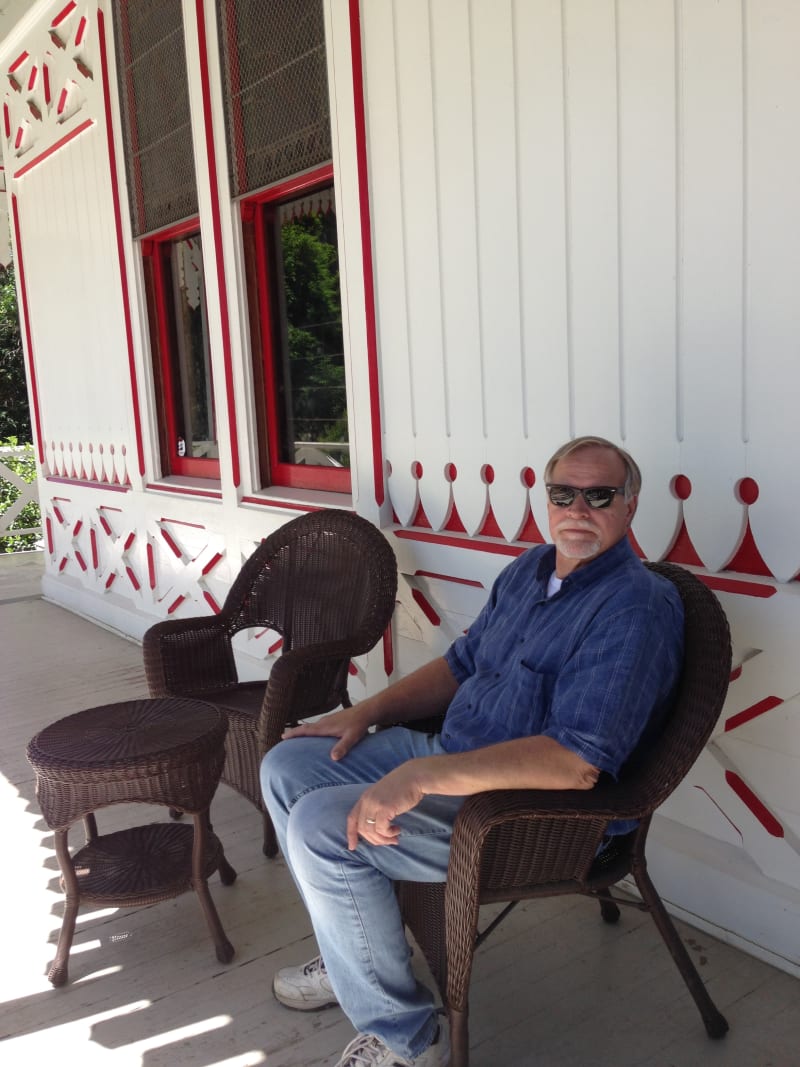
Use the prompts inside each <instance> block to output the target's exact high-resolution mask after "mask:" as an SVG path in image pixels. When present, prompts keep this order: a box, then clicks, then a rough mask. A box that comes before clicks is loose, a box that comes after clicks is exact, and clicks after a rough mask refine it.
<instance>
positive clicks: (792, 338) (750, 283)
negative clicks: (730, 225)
mask: <svg viewBox="0 0 800 1067" xmlns="http://www.w3.org/2000/svg"><path fill="white" fill-rule="evenodd" d="M745 11H746V23H745V28H746V37H745V43H746V49H747V68H746V69H747V83H746V88H747V95H746V101H745V105H746V109H747V119H746V121H747V130H748V137H747V156H746V160H745V167H746V182H747V190H748V197H747V205H746V217H745V226H746V235H747V275H746V277H747V292H746V305H745V310H746V332H745V351H746V354H747V357H746V365H745V375H744V385H745V401H744V402H745V431H746V442H747V471H746V473H747V474H748V475H750V477H752V478H754V479H755V481H756V482H757V484H758V487H759V496H758V500H757V501H756V503H755V504H754V505H753V506H752V507H751V508H750V509H749V511H750V524H751V527H752V530H753V534H754V537H755V540H756V544H757V545H758V547H759V550H760V552H761V554H762V556H763V557H764V560H765V561H766V563H767V565H768V567H769V568H770V570H771V571H772V572H773V574H775V576H776V577H777V578H778V579H780V580H782V581H786V580H788V579H789V578H791V577H792V576H793V575H794V574H795V573H796V572H797V569H798V566H800V551H798V546H800V508H798V506H797V500H798V495H800V467H798V464H797V463H796V462H794V459H795V457H796V456H797V455H798V451H799V450H800V420H799V419H798V417H797V386H796V383H797V377H798V366H799V364H800V343H798V338H800V299H798V294H799V293H800V196H798V190H800V152H798V130H800V64H798V55H800V5H797V4H787V3H784V2H782V0H758V2H754V0H750V2H749V3H748V4H747V5H746V7H745Z"/></svg>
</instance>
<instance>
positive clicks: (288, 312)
mask: <svg viewBox="0 0 800 1067" xmlns="http://www.w3.org/2000/svg"><path fill="white" fill-rule="evenodd" d="M330 179H331V168H330V167H325V168H322V170H321V171H318V172H316V173H315V174H312V175H306V176H304V177H303V178H299V179H295V180H293V181H289V182H285V183H283V184H282V185H281V186H279V187H277V188H275V189H273V190H271V191H269V192H267V193H265V194H263V195H262V196H261V197H259V198H256V199H254V200H252V201H248V203H247V204H246V205H245V209H244V219H245V226H244V233H245V245H246V248H247V254H246V262H247V267H248V294H249V298H250V321H251V331H252V338H253V350H254V358H255V361H256V375H255V376H256V381H257V383H258V384H259V386H260V388H259V392H260V394H261V396H262V397H263V399H264V408H265V410H264V413H263V417H262V420H261V426H260V430H261V432H260V435H259V436H260V438H261V442H260V443H261V449H260V456H261V475H262V482H264V483H266V484H269V483H271V484H277V485H288V486H295V487H302V488H307V489H329V490H332V491H334V492H336V491H338V492H349V490H350V469H349V468H350V454H349V444H348V429H347V398H346V390H345V375H344V352H343V343H342V311H341V295H340V289H339V259H338V248H337V239H336V205H335V199H334V191H333V186H332V184H331V180H330Z"/></svg>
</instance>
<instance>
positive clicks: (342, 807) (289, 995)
mask: <svg viewBox="0 0 800 1067" xmlns="http://www.w3.org/2000/svg"><path fill="white" fill-rule="evenodd" d="M545 480H546V483H547V494H548V514H549V523H550V534H551V537H552V540H553V542H554V544H552V545H540V546H537V547H535V548H532V549H530V550H529V551H527V552H525V553H524V554H523V555H522V556H520V557H519V558H518V559H516V560H515V561H514V562H513V563H511V564H510V565H509V566H508V567H506V569H505V570H504V571H503V572H502V574H500V576H499V577H498V579H497V581H496V582H495V583H494V586H493V588H492V591H491V595H490V596H489V599H488V602H487V603H486V606H485V607H484V608H483V610H482V611H481V613H480V615H479V616H478V618H477V619H476V620H475V622H474V623H473V625H472V626H471V627H470V628H469V630H468V631H467V633H466V634H465V635H464V636H462V637H459V638H458V639H457V640H456V641H454V642H453V644H452V645H451V647H450V648H449V649H448V651H447V652H446V653H445V655H444V656H442V657H440V658H438V659H435V660H434V661H433V662H431V663H428V664H426V665H425V666H423V667H421V668H420V669H419V670H417V671H415V672H414V673H413V674H410V675H409V676H407V677H406V678H403V679H402V680H400V681H399V682H397V683H396V684H394V685H392V686H390V687H389V688H387V689H385V690H384V691H382V692H380V693H377V694H375V695H374V696H372V697H369V698H368V699H366V700H364V701H362V702H361V703H359V704H357V705H356V706H354V707H352V708H347V709H344V710H342V711H337V712H333V713H331V714H330V715H326V716H324V717H323V718H322V719H320V720H319V721H318V722H314V723H310V724H308V725H302V726H298V727H297V728H295V729H292V730H287V731H286V733H285V738H286V740H284V741H282V742H281V743H280V744H279V745H276V746H275V747H274V748H273V749H272V750H271V751H270V752H269V753H268V754H267V756H266V757H265V759H264V762H263V765H262V771H261V782H262V788H263V791H264V797H265V800H266V804H267V808H268V809H269V812H270V815H271V816H272V819H273V821H274V824H275V829H276V832H277V835H278V840H279V842H280V846H281V850H282V853H283V855H284V857H285V859H286V862H287V864H288V865H289V867H290V869H291V872H292V874H293V876H294V879H295V882H296V883H297V886H298V888H299V890H300V893H301V894H302V897H303V901H304V903H305V905H306V907H307V909H308V912H309V915H310V917H311V921H312V924H313V927H314V933H315V934H316V938H317V944H318V947H319V949H320V956H318V957H317V958H316V959H314V960H312V961H311V962H309V963H307V964H305V965H304V966H299V967H290V968H286V969H284V970H281V971H279V972H278V973H277V974H276V975H275V978H274V981H273V991H274V994H275V996H276V997H277V999H278V1000H279V1001H280V1002H281V1003H282V1004H284V1005H286V1006H287V1007H290V1008H296V1009H299V1010H301V1011H313V1010H315V1009H318V1008H323V1007H326V1006H328V1005H331V1004H335V1003H339V1004H340V1005H341V1007H342V1008H343V1009H344V1011H345V1013H346V1014H347V1016H348V1018H349V1019H350V1021H351V1022H352V1023H353V1025H354V1027H355V1028H356V1030H357V1031H359V1033H358V1036H357V1037H356V1038H355V1039H354V1040H353V1041H352V1042H351V1043H350V1044H349V1045H348V1046H347V1048H346V1049H345V1051H344V1053H343V1055H342V1057H341V1059H340V1060H339V1061H338V1064H337V1065H336V1067H356V1065H358V1067H361V1065H367V1064H370V1065H373V1067H412V1065H413V1067H446V1065H447V1064H448V1063H449V1060H450V1045H449V1034H448V1030H447V1027H446V1025H443V1024H440V1021H439V1018H440V1017H439V1016H438V1015H437V1011H436V1007H435V1002H434V998H433V995H432V994H431V992H430V991H429V990H428V989H426V988H425V987H424V986H423V985H422V984H420V983H419V982H417V980H416V978H415V976H414V973H413V971H412V968H411V963H410V956H411V953H410V949H409V946H408V943H407V941H406V937H405V933H404V927H403V921H402V918H401V916H400V911H399V908H398V904H397V900H396V898H395V893H394V888H393V882H394V881H396V880H408V881H419V882H443V881H445V880H446V878H447V863H448V855H449V849H450V838H451V834H452V828H453V823H454V821H455V818H456V815H457V814H458V810H459V807H460V806H461V804H462V802H463V800H464V797H466V796H469V795H471V794H474V793H479V792H483V791H484V790H488V789H591V788H592V786H594V784H595V783H596V782H597V780H598V777H599V775H600V774H601V773H605V774H609V775H612V776H616V775H617V774H618V772H619V770H620V768H621V766H622V764H623V763H624V762H625V760H626V758H627V757H628V756H629V755H630V753H631V752H632V751H633V749H634V748H635V746H636V744H637V741H638V740H639V738H640V737H641V735H642V733H643V731H644V728H645V726H646V725H647V724H648V722H650V721H657V717H658V716H659V714H660V712H661V711H663V710H664V709H665V708H666V706H667V705H668V703H669V700H670V697H671V695H672V693H673V690H674V688H675V686H676V684H677V680H678V676H679V673H680V668H681V661H682V655H683V608H682V605H681V601H680V597H679V595H678V593H677V591H676V589H675V587H674V586H673V584H672V583H671V582H669V581H667V580H666V579H663V578H661V577H659V576H658V575H655V574H653V573H652V572H650V571H649V570H648V569H647V568H646V567H645V566H644V565H643V564H642V563H641V561H640V560H639V559H638V558H637V556H636V554H635V553H634V551H633V549H632V548H631V545H630V542H629V540H628V537H627V532H628V528H629V526H630V524H631V521H632V519H633V516H634V513H635V511H636V504H637V498H638V493H639V488H640V484H641V475H640V473H639V468H638V467H637V465H636V463H635V462H634V461H633V459H632V458H631V457H630V456H629V455H628V453H627V452H625V451H624V450H622V449H620V448H618V447H617V446H616V445H614V444H612V443H611V442H610V441H606V440H604V439H603V438H597V437H582V438H577V439H575V440H573V441H570V442H568V443H567V444H565V445H564V446H562V447H561V448H560V449H558V451H557V452H556V453H555V454H554V456H553V457H552V459H551V460H550V461H549V463H548V465H547V467H546V469H545ZM445 711H446V716H445V718H444V722H443V725H442V728H441V733H438V734H433V735H431V734H426V733H423V732H420V731H415V730H413V729H407V728H404V727H402V726H393V727H391V728H390V729H383V730H378V731H376V732H370V728H371V727H373V726H388V725H389V724H393V723H399V722H409V721H412V720H414V719H422V718H427V717H429V716H431V715H435V714H437V713H442V712H445ZM331 738H333V739H334V741H333V743H332V742H331ZM628 829H630V824H628V825H617V826H614V825H612V826H611V827H609V832H610V833H613V832H615V831H616V832H618V833H619V832H624V831H626V830H628Z"/></svg>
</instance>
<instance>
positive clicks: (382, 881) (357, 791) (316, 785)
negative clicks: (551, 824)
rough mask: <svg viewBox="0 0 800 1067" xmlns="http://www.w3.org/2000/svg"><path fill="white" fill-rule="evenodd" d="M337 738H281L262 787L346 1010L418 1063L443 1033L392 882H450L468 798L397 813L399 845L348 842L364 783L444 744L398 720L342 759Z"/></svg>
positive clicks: (361, 1027)
mask: <svg viewBox="0 0 800 1067" xmlns="http://www.w3.org/2000/svg"><path fill="white" fill-rule="evenodd" d="M333 744H334V739H333V738H328V737H298V738H291V739H289V740H287V741H282V742H281V743H280V744H279V745H276V746H275V748H273V749H271V751H270V752H268V753H267V755H266V756H265V758H264V761H263V763H262V765H261V788H262V791H263V793H264V799H265V802H266V805H267V808H268V810H269V813H270V815H271V816H272V820H273V822H274V824H275V831H276V833H277V836H278V842H279V843H280V847H281V851H282V852H283V855H284V858H285V859H286V862H287V864H288V865H289V869H290V870H291V872H292V875H293V876H294V879H295V882H296V883H297V886H298V888H299V890H300V893H301V894H302V897H303V901H304V903H305V905H306V908H307V909H308V913H309V915H310V917H311V922H312V925H313V927H314V933H315V935H316V938H317V944H318V945H319V949H320V953H321V954H322V958H323V959H324V960H325V967H326V969H327V971H328V976H329V978H330V981H331V985H332V986H333V990H334V992H335V993H336V997H337V999H338V1001H339V1003H340V1005H341V1006H342V1008H343V1009H344V1011H345V1013H346V1015H347V1016H348V1018H349V1019H350V1021H351V1022H352V1024H353V1025H354V1026H355V1028H356V1029H357V1030H358V1031H360V1032H361V1033H369V1034H376V1035H377V1036H378V1037H379V1038H380V1039H381V1040H382V1041H383V1042H384V1043H385V1044H386V1045H387V1046H388V1047H389V1048H390V1049H391V1050H392V1051H393V1052H395V1053H398V1054H399V1055H401V1056H405V1057H407V1058H410V1059H413V1058H414V1057H416V1056H419V1055H420V1053H421V1052H423V1051H424V1050H425V1049H426V1048H427V1047H428V1045H430V1044H431V1042H432V1041H433V1040H434V1038H435V1037H436V1032H437V1018H436V1010H435V1002H434V999H433V995H432V994H431V992H430V991H429V990H428V989H426V988H425V987H424V986H423V985H421V984H420V983H418V982H417V981H416V979H415V977H414V974H413V971H412V969H411V963H410V958H411V952H410V949H409V946H408V942H407V941H406V937H405V931H404V927H403V921H402V918H401V916H400V910H399V908H398V905H397V899H396V897H395V894H394V888H393V886H392V883H393V882H394V881H395V880H408V881H421V882H443V881H445V879H446V877H447V862H448V858H449V854H450V838H451V835H452V829H453V823H454V821H455V817H456V815H457V813H458V810H459V808H460V807H461V804H462V803H463V800H464V798H463V797H442V796H427V797H425V798H424V800H423V801H422V802H421V803H420V804H419V805H418V806H417V807H416V808H414V809H413V810H412V811H409V812H407V813H406V814H405V815H401V816H400V817H399V818H398V819H397V820H396V822H397V824H398V825H399V826H400V827H401V830H402V832H401V834H400V837H399V839H398V843H397V844H396V845H371V844H368V843H367V842H365V841H361V842H360V843H359V845H358V847H357V848H356V849H355V850H354V851H352V852H351V851H350V850H349V849H348V847H347V826H346V823H347V815H348V813H349V812H350V809H351V808H352V807H353V805H354V804H355V803H356V801H357V800H358V798H359V796H360V795H361V793H362V792H363V791H364V788H365V787H366V786H367V785H370V784H371V783H372V782H375V781H377V780H378V779H379V778H382V777H383V776H384V775H385V774H387V773H388V772H389V771H391V770H393V769H394V768H395V767H397V766H399V765H400V764H401V763H405V762H406V760H409V759H413V758H414V757H416V756H429V755H436V754H439V753H441V752H442V751H443V749H442V746H441V744H440V742H439V738H438V736H430V735H426V734H423V733H419V732H418V731H415V730H407V729H404V728H402V727H393V728H392V729H389V730H382V731H379V732H377V733H374V734H368V735H367V736H366V737H365V738H364V739H363V740H362V741H361V742H360V743H359V744H358V745H356V746H355V747H354V748H352V749H351V750H350V752H348V754H347V755H346V756H345V757H344V759H342V760H339V761H335V760H332V759H331V758H330V750H331V748H332V747H333Z"/></svg>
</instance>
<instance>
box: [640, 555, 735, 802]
mask: <svg viewBox="0 0 800 1067" xmlns="http://www.w3.org/2000/svg"><path fill="white" fill-rule="evenodd" d="M645 566H647V567H648V569H649V570H651V571H654V572H655V573H656V574H660V575H661V576H662V577H664V578H667V579H668V580H669V581H671V582H672V583H673V584H674V585H675V586H677V589H678V592H679V593H680V596H681V600H682V602H683V611H684V658H683V669H682V672H681V678H680V682H679V686H678V692H677V694H676V697H675V700H674V701H673V703H672V706H671V708H670V711H669V713H668V715H667V717H666V719H665V721H664V722H663V723H662V724H661V725H660V727H659V729H658V733H657V736H656V737H652V736H650V737H648V736H645V737H644V738H643V740H642V742H641V743H640V745H639V747H638V748H637V750H636V752H634V754H633V755H632V757H631V758H630V759H629V760H628V763H627V764H626V766H625V768H624V770H623V773H622V775H621V778H620V781H621V784H623V783H624V785H627V786H628V787H630V788H633V789H634V790H635V792H636V794H637V797H638V800H639V803H640V804H641V806H642V808H643V809H645V810H648V811H650V812H653V811H655V809H656V808H657V807H658V806H659V805H660V804H662V803H663V802H664V801H665V800H666V799H667V797H668V796H669V795H670V793H672V792H673V791H674V790H675V789H676V788H677V786H678V785H679V784H680V782H681V781H682V780H683V778H685V776H686V775H687V774H688V772H689V770H690V769H691V767H692V765H693V764H694V762H695V760H696V759H697V758H698V756H699V755H700V753H701V752H702V750H703V748H704V747H705V744H706V742H707V741H708V739H709V737H710V736H711V734H712V732H713V730H714V727H715V726H716V724H717V722H718V720H719V716H720V713H721V711H722V705H723V703H724V702H725V696H726V694H727V691H728V683H729V681H730V673H731V639H730V630H729V627H728V621H727V619H726V618H725V613H724V611H723V610H722V606H721V605H720V603H719V601H718V600H717V598H716V596H715V595H714V594H713V593H712V592H711V590H710V589H709V588H708V586H706V585H705V584H704V583H703V582H702V581H701V580H700V579H699V578H698V577H696V576H695V575H693V574H691V573H690V572H689V571H687V570H686V569H685V568H683V567H680V566H678V565H677V564H674V563H647V564H645Z"/></svg>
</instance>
